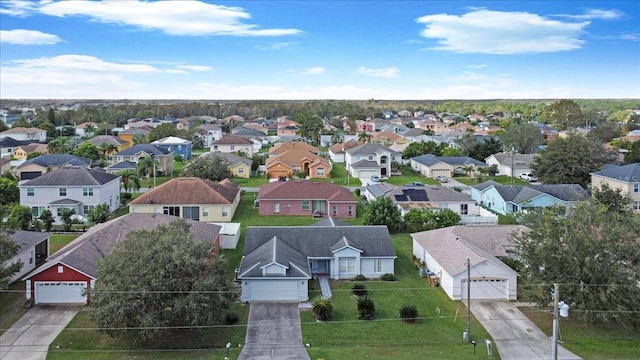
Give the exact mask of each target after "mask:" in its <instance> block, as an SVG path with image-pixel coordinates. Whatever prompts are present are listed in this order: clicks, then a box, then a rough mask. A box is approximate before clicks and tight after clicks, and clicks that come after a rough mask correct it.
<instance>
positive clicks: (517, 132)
mask: <svg viewBox="0 0 640 360" xmlns="http://www.w3.org/2000/svg"><path fill="white" fill-rule="evenodd" d="M500 140H502V143H503V144H504V148H505V149H507V150H509V151H510V150H511V149H513V150H515V152H517V153H518V154H531V153H534V152H536V150H537V148H538V147H539V146H540V145H542V144H544V135H543V134H542V133H541V132H540V130H539V129H538V128H537V127H536V126H535V125H533V124H530V123H523V124H517V123H516V124H511V125H510V126H509V127H507V128H506V129H505V130H504V133H502V135H500Z"/></svg>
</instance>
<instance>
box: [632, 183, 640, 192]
mask: <svg viewBox="0 0 640 360" xmlns="http://www.w3.org/2000/svg"><path fill="white" fill-rule="evenodd" d="M633 192H634V193H637V192H640V183H635V184H633Z"/></svg>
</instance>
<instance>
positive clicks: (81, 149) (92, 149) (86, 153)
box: [74, 142, 100, 161]
mask: <svg viewBox="0 0 640 360" xmlns="http://www.w3.org/2000/svg"><path fill="white" fill-rule="evenodd" d="M74 154H76V155H78V156H81V157H84V158H87V159H91V160H94V161H95V160H99V159H100V150H98V147H97V146H95V145H93V144H92V143H89V142H85V143H82V144H80V146H78V147H77V148H76V149H75V151H74Z"/></svg>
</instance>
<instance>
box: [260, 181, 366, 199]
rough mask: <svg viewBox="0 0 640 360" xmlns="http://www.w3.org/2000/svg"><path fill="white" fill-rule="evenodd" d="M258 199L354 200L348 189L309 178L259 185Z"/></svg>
mask: <svg viewBox="0 0 640 360" xmlns="http://www.w3.org/2000/svg"><path fill="white" fill-rule="evenodd" d="M258 199H259V200H262V199H264V200H276V199H289V200H331V201H348V202H354V203H355V202H356V200H355V199H354V197H353V195H352V194H351V192H350V191H349V189H347V188H344V187H342V186H338V185H333V184H328V183H324V182H315V181H314V182H312V181H309V180H291V181H275V182H272V183H269V184H266V185H262V186H261V187H260V192H259V193H258Z"/></svg>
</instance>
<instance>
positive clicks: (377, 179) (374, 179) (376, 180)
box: [371, 175, 380, 183]
mask: <svg viewBox="0 0 640 360" xmlns="http://www.w3.org/2000/svg"><path fill="white" fill-rule="evenodd" d="M371 182H372V183H379V182H380V176H378V175H371Z"/></svg>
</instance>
